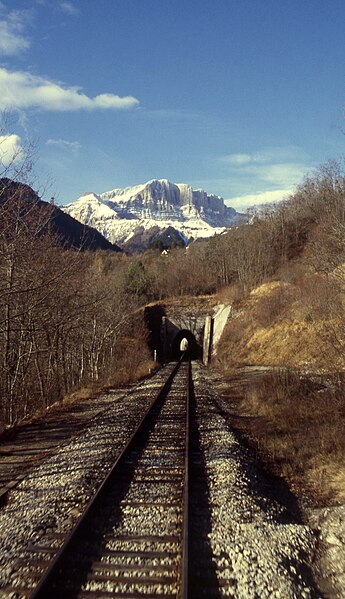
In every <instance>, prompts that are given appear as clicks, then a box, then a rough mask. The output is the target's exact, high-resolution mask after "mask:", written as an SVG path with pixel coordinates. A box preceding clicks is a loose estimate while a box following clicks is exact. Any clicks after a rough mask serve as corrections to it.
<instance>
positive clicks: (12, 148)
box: [0, 133, 24, 166]
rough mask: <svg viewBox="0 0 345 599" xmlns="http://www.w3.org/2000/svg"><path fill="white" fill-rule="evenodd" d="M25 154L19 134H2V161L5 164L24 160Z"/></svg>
mask: <svg viewBox="0 0 345 599" xmlns="http://www.w3.org/2000/svg"><path fill="white" fill-rule="evenodd" d="M23 154H24V150H23V147H22V145H21V139H20V137H19V135H16V134H14V133H13V134H12V135H0V162H1V164H2V165H4V166H9V165H10V164H14V163H16V162H18V161H19V160H22V158H23Z"/></svg>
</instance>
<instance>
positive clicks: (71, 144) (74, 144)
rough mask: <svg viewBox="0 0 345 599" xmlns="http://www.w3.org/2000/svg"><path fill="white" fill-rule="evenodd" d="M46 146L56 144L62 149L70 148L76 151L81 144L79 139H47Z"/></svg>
mask: <svg viewBox="0 0 345 599" xmlns="http://www.w3.org/2000/svg"><path fill="white" fill-rule="evenodd" d="M46 143H47V145H48V146H56V147H58V148H60V149H62V150H72V152H74V153H77V152H78V150H80V148H81V144H80V143H79V141H67V140H66V139H48V140H47V142H46Z"/></svg>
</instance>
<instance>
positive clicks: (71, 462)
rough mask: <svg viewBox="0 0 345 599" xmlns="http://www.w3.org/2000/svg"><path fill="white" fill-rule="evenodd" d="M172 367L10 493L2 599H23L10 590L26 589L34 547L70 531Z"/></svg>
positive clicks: (0, 517)
mask: <svg viewBox="0 0 345 599" xmlns="http://www.w3.org/2000/svg"><path fill="white" fill-rule="evenodd" d="M173 366H174V365H172V364H170V365H168V366H167V367H166V368H164V369H162V370H160V371H159V372H158V373H156V375H155V376H154V377H152V378H151V379H149V380H147V381H145V382H144V383H142V384H141V385H138V387H136V388H135V389H133V390H132V391H131V392H130V393H129V394H128V395H127V396H125V397H120V398H118V397H117V398H116V400H115V401H114V405H113V406H112V407H109V409H108V410H107V412H106V413H104V414H101V415H100V417H99V418H98V419H96V420H95V421H93V422H92V423H90V425H89V427H88V428H87V429H86V430H85V432H84V434H83V435H79V436H78V437H77V438H75V439H73V440H72V441H71V442H70V443H68V444H66V445H65V446H64V447H62V448H61V449H60V450H58V451H57V453H56V454H54V455H53V456H51V457H50V458H48V459H47V460H45V461H44V462H43V463H42V464H41V465H40V466H38V467H36V468H34V469H33V470H32V472H31V473H30V474H29V475H28V477H27V478H25V479H24V480H23V481H22V482H21V483H20V484H19V485H18V486H17V487H16V488H15V489H13V490H12V491H10V492H9V493H8V501H7V505H5V506H4V507H3V508H2V509H1V510H0V597H1V599H2V598H5V597H6V598H7V597H21V596H22V595H21V594H20V593H18V594H14V593H13V592H12V591H7V590H6V587H9V588H10V587H16V586H25V579H26V574H27V572H26V570H27V568H26V567H25V560H29V559H30V557H31V556H32V553H31V552H30V546H32V545H48V546H49V547H51V546H52V542H51V540H50V539H49V536H50V535H54V534H55V533H56V532H59V533H66V534H67V533H68V532H69V530H70V529H71V528H72V526H73V525H74V523H75V522H76V520H77V519H78V517H79V515H80V514H81V513H82V511H83V509H84V507H85V506H86V504H87V502H88V500H89V499H90V497H91V496H92V494H93V493H94V491H95V490H96V488H97V486H98V485H99V484H100V482H101V481H102V479H103V478H104V476H105V474H106V473H107V472H108V470H109V469H110V467H111V464H112V462H113V461H114V459H115V458H116V456H117V455H118V454H119V453H120V451H121V449H122V448H123V447H124V445H125V443H126V441H127V440H128V438H129V436H130V434H131V433H132V431H133V430H134V428H135V426H136V424H137V423H138V422H139V421H140V419H141V416H142V415H143V413H144V411H145V410H146V409H147V408H148V406H149V404H150V403H151V401H152V399H153V398H154V397H155V396H156V394H157V393H158V391H159V390H160V387H161V385H162V384H163V382H165V380H166V378H167V376H168V374H169V373H170V372H171V370H172V368H173ZM55 545H56V541H55ZM18 558H19V559H20V562H18ZM42 558H44V554H42Z"/></svg>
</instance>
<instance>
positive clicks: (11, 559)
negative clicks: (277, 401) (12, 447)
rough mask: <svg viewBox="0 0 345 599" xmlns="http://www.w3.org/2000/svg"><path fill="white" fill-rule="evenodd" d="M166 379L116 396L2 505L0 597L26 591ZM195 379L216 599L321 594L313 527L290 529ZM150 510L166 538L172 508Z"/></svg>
mask: <svg viewBox="0 0 345 599" xmlns="http://www.w3.org/2000/svg"><path fill="white" fill-rule="evenodd" d="M171 368H172V367H171V365H169V366H168V370H169V372H170V370H171ZM166 376H167V369H163V370H162V371H160V372H159V373H157V374H156V375H155V377H153V378H152V379H150V380H149V381H146V382H145V383H143V384H142V385H140V386H138V387H137V388H136V389H134V390H133V391H132V392H131V395H129V396H128V397H126V398H122V399H121V398H118V399H116V401H114V405H112V407H111V408H109V410H108V411H107V413H106V414H104V415H102V416H100V417H99V419H97V421H95V422H93V423H92V425H90V426H89V428H88V429H87V430H86V431H85V433H84V434H83V435H79V436H78V437H77V438H76V439H74V440H72V441H71V442H70V443H68V444H67V445H65V446H64V447H63V448H61V449H60V450H59V451H58V452H57V453H56V455H54V456H52V457H50V458H49V459H47V460H46V461H45V462H44V463H43V464H41V465H40V466H39V467H37V468H35V469H34V470H33V471H32V472H31V474H30V475H29V476H28V477H27V478H26V479H25V480H24V481H22V482H21V483H20V484H19V485H18V487H17V488H16V489H13V490H12V491H11V492H10V493H9V494H8V503H7V505H5V506H4V507H2V508H1V510H0V597H3V598H5V597H6V598H8V597H12V596H13V595H11V593H10V591H6V588H9V587H12V588H13V587H15V586H17V585H20V584H23V585H24V584H25V580H26V577H27V572H26V569H25V559H26V558H28V559H29V557H30V545H38V544H40V545H44V544H47V542H48V541H47V540H49V538H50V535H52V534H55V532H56V531H58V532H61V533H67V532H68V531H69V530H70V529H71V527H72V526H73V524H74V523H75V522H76V520H77V518H78V516H79V515H80V513H81V512H82V510H83V509H84V507H85V505H86V504H87V501H88V500H89V498H90V496H91V495H92V493H93V492H94V490H95V488H96V487H97V485H98V484H99V483H100V481H101V479H102V477H103V476H104V475H105V473H106V472H107V471H108V469H109V468H110V465H111V462H112V461H113V459H114V458H115V456H116V455H118V453H119V452H120V450H121V448H122V447H123V446H124V444H125V442H126V440H127V439H128V437H129V435H130V433H131V431H132V430H133V429H134V427H135V424H136V423H137V422H138V421H139V420H140V416H141V414H142V413H143V411H144V409H146V408H147V407H148V405H149V403H150V402H151V400H152V398H153V395H154V394H155V393H156V392H157V390H158V387H159V385H160V384H162V381H163V380H164V379H165V378H166ZM193 378H194V387H195V397H196V415H197V419H198V423H197V426H198V430H199V436H200V448H201V450H202V453H203V460H204V464H205V473H206V482H207V488H208V498H209V502H210V505H209V508H208V509H209V516H210V530H209V532H208V540H209V544H210V547H211V549H212V554H213V558H212V562H213V564H214V569H215V575H216V579H217V582H218V585H219V589H220V591H219V596H221V597H236V598H240V599H241V598H243V599H254V598H255V599H257V598H277V599H278V598H281V599H290V598H291V599H300V598H305V599H307V598H316V597H321V595H320V593H318V591H317V589H316V588H315V585H314V583H313V580H312V577H311V574H310V564H311V562H312V560H313V558H314V552H315V545H316V538H315V535H314V532H313V530H312V529H311V528H310V527H308V526H305V525H302V524H300V523H298V522H294V521H293V519H292V517H291V515H289V514H288V513H287V510H286V508H285V507H283V506H281V505H280V504H279V503H278V502H277V501H275V500H274V499H272V498H271V497H270V494H269V492H267V489H266V491H265V492H264V490H263V489H264V488H265V485H263V484H262V481H261V478H260V477H261V474H259V473H258V470H257V465H256V463H255V459H254V458H253V456H252V455H251V454H250V453H249V452H248V451H247V449H246V448H244V447H243V446H242V445H241V443H240V442H239V440H238V438H237V437H236V435H235V434H234V432H233V431H232V430H231V428H230V427H229V424H228V422H227V420H226V419H225V418H224V417H223V415H222V414H221V412H220V410H219V408H218V405H217V401H216V400H217V395H216V391H215V389H214V388H213V385H212V378H211V377H210V376H209V374H208V371H207V370H206V369H205V368H204V367H203V366H202V365H201V364H199V363H196V362H195V363H193ZM132 492H133V499H137V498H139V496H140V494H139V493H138V494H137V489H136V487H135V486H134V487H133V491H132ZM131 510H132V511H133V516H134V519H133V526H134V529H133V530H135V532H138V531H137V526H136V524H135V522H136V518H137V516H138V514H137V513H136V511H135V508H131ZM156 511H157V514H158V515H157V517H158V516H159V514H161V516H162V517H163V518H164V519H165V520H166V527H167V528H166V531H167V533H168V532H171V531H170V526H171V525H172V524H173V522H174V520H175V519H176V513H175V511H174V510H172V513H171V518H170V513H169V510H165V511H162V510H161V509H160V508H157V510H156ZM161 516H159V517H161ZM140 517H141V516H140ZM155 517H156V516H154V518H155ZM154 518H153V520H154ZM150 522H151V519H150ZM150 522H148V523H147V526H149V528H148V530H149V531H151V528H150V527H151V523H150ZM169 522H170V524H169ZM129 526H130V523H129ZM152 532H154V528H153V529H152ZM49 542H50V541H49ZM50 546H51V543H50ZM157 549H160V547H159V548H158V547H157ZM18 558H21V559H20V562H21V564H22V566H20V567H19V566H18V563H17V559H18ZM167 565H169V562H168V563H167ZM18 596H20V595H18ZM205 596H206V595H205Z"/></svg>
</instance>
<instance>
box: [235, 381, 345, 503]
mask: <svg viewBox="0 0 345 599" xmlns="http://www.w3.org/2000/svg"><path fill="white" fill-rule="evenodd" d="M241 412H242V413H243V412H244V413H245V414H246V415H247V416H249V418H245V419H239V423H240V424H239V427H240V429H241V430H242V432H244V433H245V434H246V435H248V437H249V438H250V439H251V441H252V443H254V445H255V447H256V449H257V451H258V453H259V455H260V456H261V457H262V458H263V459H264V461H265V462H266V463H267V464H268V466H269V467H270V469H271V470H273V471H274V472H275V474H277V475H279V476H282V477H284V478H285V479H287V480H288V481H289V483H290V485H292V487H294V488H295V489H296V490H298V491H299V492H301V493H302V494H303V493H304V494H307V495H308V496H309V498H312V499H313V500H314V502H315V503H317V504H324V503H329V502H331V503H332V502H344V501H345V457H344V456H345V436H344V426H345V399H344V389H343V386H342V384H341V383H339V382H335V381H333V384H332V385H331V384H330V383H329V382H328V384H327V386H325V385H324V383H322V382H321V381H320V379H318V380H317V381H316V380H310V379H309V380H308V379H307V378H305V377H303V376H301V375H300V374H299V372H297V371H292V370H278V371H276V372H273V373H270V374H268V375H266V376H264V377H263V378H261V380H260V381H259V382H256V383H255V384H254V383H250V384H248V385H246V386H245V388H244V395H243V400H242V403H241Z"/></svg>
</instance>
